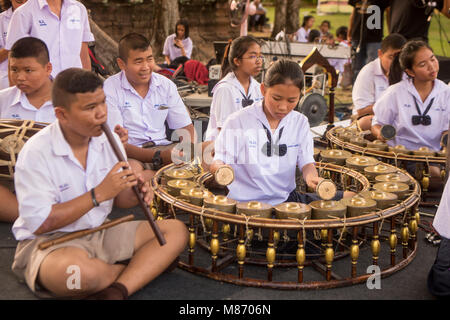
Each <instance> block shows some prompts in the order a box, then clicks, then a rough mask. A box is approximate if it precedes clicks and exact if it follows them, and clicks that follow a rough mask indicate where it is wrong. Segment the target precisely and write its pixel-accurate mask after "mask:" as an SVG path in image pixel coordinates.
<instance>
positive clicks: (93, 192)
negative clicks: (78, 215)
mask: <svg viewBox="0 0 450 320" xmlns="http://www.w3.org/2000/svg"><path fill="white" fill-rule="evenodd" d="M91 197H92V203H93V204H94V207H98V206H99V205H100V203H98V202H97V199H96V198H95V191H94V188H92V189H91Z"/></svg>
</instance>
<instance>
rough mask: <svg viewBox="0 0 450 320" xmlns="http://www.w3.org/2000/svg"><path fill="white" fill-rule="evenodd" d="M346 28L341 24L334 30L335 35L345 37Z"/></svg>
mask: <svg viewBox="0 0 450 320" xmlns="http://www.w3.org/2000/svg"><path fill="white" fill-rule="evenodd" d="M347 33H348V28H347V27H346V26H341V27H339V28H337V30H336V37H342V38H344V39H347Z"/></svg>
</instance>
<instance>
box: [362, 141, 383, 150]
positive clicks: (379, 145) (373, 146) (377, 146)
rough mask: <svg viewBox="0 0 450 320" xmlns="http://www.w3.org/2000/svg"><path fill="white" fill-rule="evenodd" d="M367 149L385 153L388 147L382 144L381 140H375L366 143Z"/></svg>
mask: <svg viewBox="0 0 450 320" xmlns="http://www.w3.org/2000/svg"><path fill="white" fill-rule="evenodd" d="M367 148H368V149H375V150H380V151H386V150H387V149H388V145H387V143H386V142H383V141H381V140H375V141H372V142H367Z"/></svg>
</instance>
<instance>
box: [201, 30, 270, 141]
mask: <svg viewBox="0 0 450 320" xmlns="http://www.w3.org/2000/svg"><path fill="white" fill-rule="evenodd" d="M263 64H264V57H263V56H262V54H261V46H260V43H259V41H258V40H257V39H256V38H254V37H252V36H242V37H239V38H237V39H234V40H233V41H232V42H230V43H229V44H228V46H227V48H226V49H225V54H224V58H223V62H222V79H221V80H220V81H219V82H218V83H217V84H216V86H215V87H214V88H213V90H212V92H213V98H212V102H211V108H210V118H209V123H208V129H207V130H206V137H205V140H206V141H214V140H215V138H216V137H217V135H218V134H219V131H220V129H221V128H222V126H223V124H224V122H225V120H226V119H227V118H228V116H229V115H230V114H232V113H233V112H236V111H239V110H241V109H242V108H245V107H247V106H249V105H251V104H253V103H254V102H258V101H261V100H262V98H263V97H262V94H261V90H260V84H259V83H258V81H256V80H255V79H254V77H256V76H257V75H258V74H259V73H260V72H261V70H262V69H263Z"/></svg>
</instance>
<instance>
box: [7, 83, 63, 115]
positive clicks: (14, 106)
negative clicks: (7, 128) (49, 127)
mask: <svg viewBox="0 0 450 320" xmlns="http://www.w3.org/2000/svg"><path fill="white" fill-rule="evenodd" d="M0 119H16V120H34V121H39V122H48V123H51V122H53V121H55V120H56V116H55V111H54V109H53V103H52V102H51V101H47V102H45V103H44V104H43V105H42V106H41V107H40V108H39V109H37V108H36V107H35V106H33V105H32V104H31V103H30V102H29V101H28V98H27V95H26V94H25V93H23V92H22V91H20V90H19V89H18V88H17V87H16V86H14V87H9V88H6V89H3V90H1V91H0Z"/></svg>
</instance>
